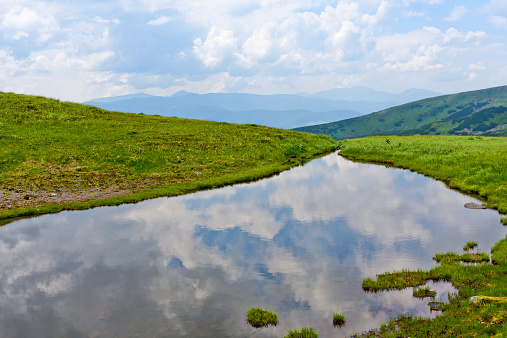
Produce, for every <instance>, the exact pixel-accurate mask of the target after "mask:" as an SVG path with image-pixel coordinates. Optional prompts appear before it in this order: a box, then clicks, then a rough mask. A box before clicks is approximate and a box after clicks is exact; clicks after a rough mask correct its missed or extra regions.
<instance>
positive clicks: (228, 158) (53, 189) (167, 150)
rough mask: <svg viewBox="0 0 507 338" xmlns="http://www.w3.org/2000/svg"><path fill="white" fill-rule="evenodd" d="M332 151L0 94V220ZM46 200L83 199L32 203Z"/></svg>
mask: <svg viewBox="0 0 507 338" xmlns="http://www.w3.org/2000/svg"><path fill="white" fill-rule="evenodd" d="M336 145H337V143H336V142H335V141H333V140H331V139H330V138H329V137H326V136H317V135H311V134H306V133H298V132H293V131H287V130H281V129H274V128H268V127H263V126H257V125H234V124H227V123H217V122H209V121H198V120H187V119H179V118H168V117H161V116H147V115H142V114H127V113H118V112H110V111H105V110H102V109H99V108H96V107H91V106H85V105H81V104H76V103H69V102H60V101H58V100H53V99H49V98H44V97H37V96H26V95H18V94H12V93H1V92H0V196H2V195H1V193H2V192H3V197H2V200H0V219H5V218H12V217H17V216H24V215H36V214H43V213H50V212H58V211H61V210H72V209H86V208H90V207H95V206H101V205H117V204H121V203H130V202H137V201H140V200H143V199H147V198H153V197H157V196H173V195H180V194H184V193H189V192H193V191H196V190H201V189H210V188H214V187H218V186H223V185H226V184H232V183H238V182H246V181H251V180H255V179H259V178H262V177H266V176H270V175H273V174H276V173H279V172H281V171H283V170H286V169H289V168H291V167H294V166H297V165H300V164H303V163H305V162H307V161H309V160H310V159H312V158H315V157H316V156H318V155H320V154H324V153H326V152H329V151H331V150H332V149H335V148H336ZM118 191H120V192H121V191H123V192H124V193H118ZM98 193H102V195H101V196H102V197H100V198H98V199H97V197H94V196H98ZM49 195H51V196H56V195H58V196H60V195H67V196H71V195H77V196H88V198H77V199H74V200H71V201H62V202H58V203H54V202H51V198H49V199H46V200H41V198H40V196H49ZM12 196H18V198H17V199H14V198H13V197H12ZM38 196H39V197H38ZM9 198H11V200H9Z"/></svg>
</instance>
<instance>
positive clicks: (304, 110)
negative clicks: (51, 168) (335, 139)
mask: <svg viewBox="0 0 507 338" xmlns="http://www.w3.org/2000/svg"><path fill="white" fill-rule="evenodd" d="M358 88H359V89H354V88H345V89H344V88H335V89H332V91H333V93H341V94H339V95H338V94H336V96H335V98H334V99H333V98H332V93H331V92H327V93H325V94H322V95H327V96H329V97H319V96H318V93H316V94H305V95H303V94H300V95H298V94H273V95H259V94H248V93H208V94H196V93H191V92H187V91H179V92H176V93H174V94H173V95H171V96H152V95H148V94H130V95H126V96H119V97H111V98H101V99H94V100H90V101H87V102H84V104H87V105H92V106H96V107H99V108H102V109H106V110H113V111H121V112H128V113H144V114H149V115H162V116H175V117H182V118H194V119H202V120H210V121H217V122H231V123H251V124H252V123H253V124H260V125H266V126H270V127H277V128H285V129H292V128H296V127H300V126H305V125H311V124H315V123H319V122H320V123H326V122H332V121H337V120H344V119H348V118H352V117H357V116H361V115H364V114H367V113H371V112H372V111H377V110H380V109H385V108H388V107H391V106H393V105H396V102H397V101H389V99H392V98H394V97H396V95H400V94H391V93H386V92H377V91H375V92H377V93H380V94H378V95H380V96H382V97H383V98H384V99H385V101H379V102H375V101H368V100H362V101H361V100H359V99H360V98H361V97H363V96H361V95H364V93H370V92H371V91H374V90H373V89H367V87H358ZM413 91H415V92H416V93H419V94H417V95H422V94H421V93H425V94H426V95H429V93H434V92H429V91H423V92H421V90H417V89H414V90H413ZM353 92H355V94H352V93H353ZM347 93H348V94H347ZM340 95H341V96H340ZM344 95H345V96H347V95H348V97H349V98H350V99H351V100H343V99H341V98H343V97H344ZM352 99H355V100H356V101H354V100H352ZM207 109H209V111H208V110H207ZM259 112H262V113H261V114H259Z"/></svg>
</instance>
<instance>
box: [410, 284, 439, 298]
mask: <svg viewBox="0 0 507 338" xmlns="http://www.w3.org/2000/svg"><path fill="white" fill-rule="evenodd" d="M413 295H414V297H417V298H435V296H436V295H437V292H436V291H433V290H430V287H429V286H421V287H418V288H414V291H413Z"/></svg>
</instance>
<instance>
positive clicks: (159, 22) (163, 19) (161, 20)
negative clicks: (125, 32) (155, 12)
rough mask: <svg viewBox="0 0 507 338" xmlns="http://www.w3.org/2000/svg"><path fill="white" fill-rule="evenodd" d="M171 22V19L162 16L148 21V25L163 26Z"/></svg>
mask: <svg viewBox="0 0 507 338" xmlns="http://www.w3.org/2000/svg"><path fill="white" fill-rule="evenodd" d="M171 20H172V18H171V17H169V16H165V15H162V16H159V17H158V18H156V19H153V20H150V21H148V25H153V26H159V25H164V24H166V23H168V22H169V21H171Z"/></svg>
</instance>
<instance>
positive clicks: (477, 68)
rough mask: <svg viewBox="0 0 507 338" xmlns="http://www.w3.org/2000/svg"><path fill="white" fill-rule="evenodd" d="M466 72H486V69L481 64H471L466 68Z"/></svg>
mask: <svg viewBox="0 0 507 338" xmlns="http://www.w3.org/2000/svg"><path fill="white" fill-rule="evenodd" d="M468 70H473V71H478V70H486V67H484V65H483V64H482V62H479V63H476V64H471V65H470V66H468Z"/></svg>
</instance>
